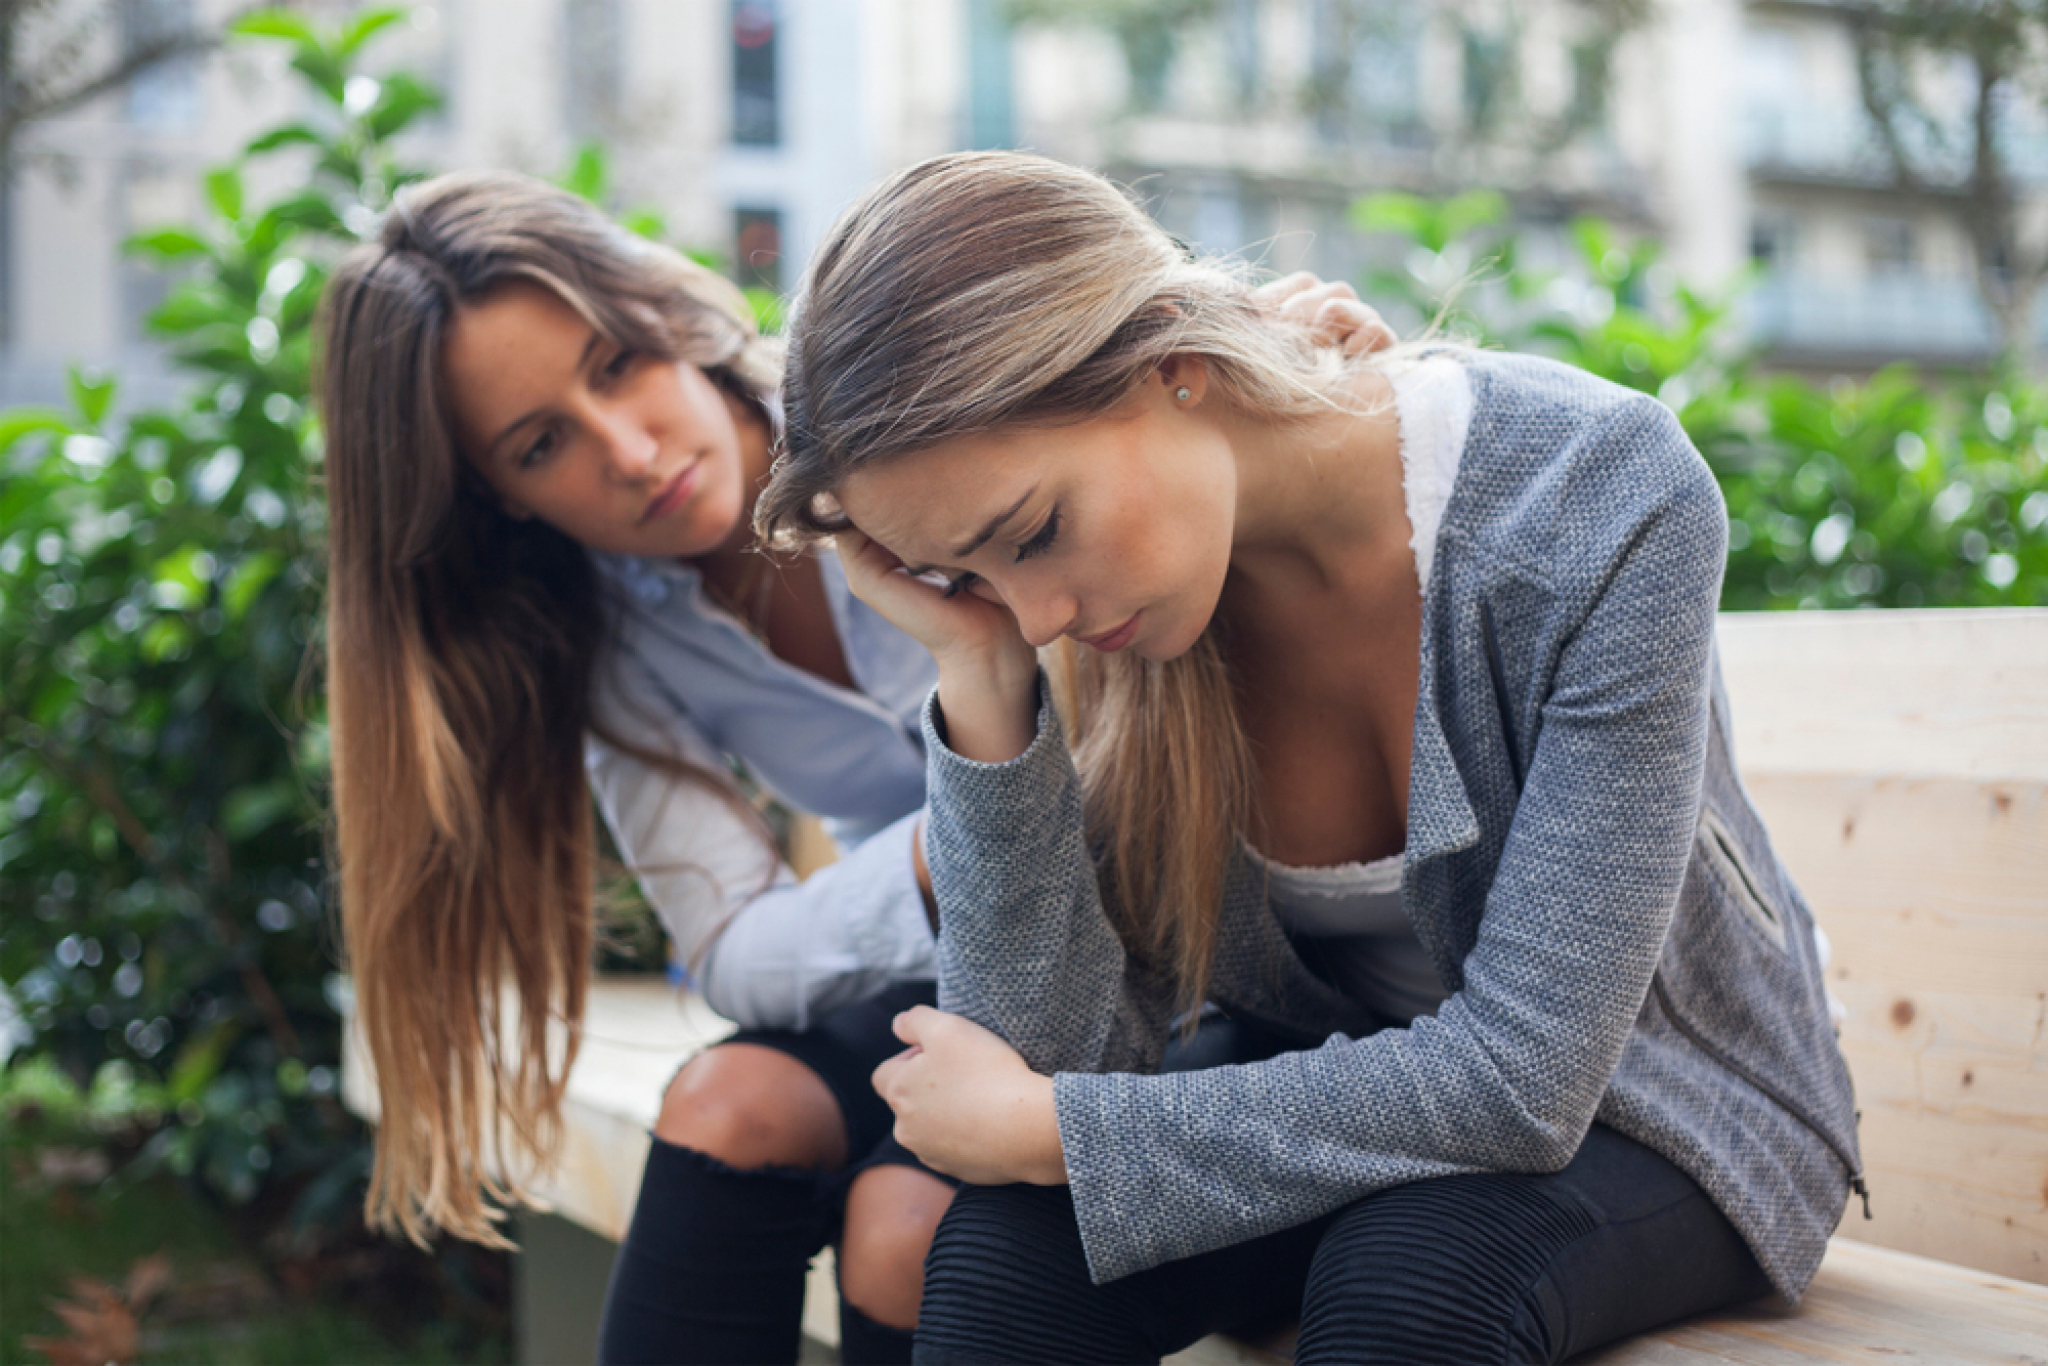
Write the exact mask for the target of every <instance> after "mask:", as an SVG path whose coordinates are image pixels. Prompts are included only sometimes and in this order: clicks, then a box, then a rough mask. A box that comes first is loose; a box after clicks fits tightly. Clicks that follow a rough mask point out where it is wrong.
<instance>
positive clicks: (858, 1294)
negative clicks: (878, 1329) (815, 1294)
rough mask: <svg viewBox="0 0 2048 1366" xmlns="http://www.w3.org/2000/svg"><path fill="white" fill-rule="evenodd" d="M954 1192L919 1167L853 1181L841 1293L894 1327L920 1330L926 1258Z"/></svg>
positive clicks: (878, 1171) (877, 1170)
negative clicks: (920, 1309) (919, 1309)
mask: <svg viewBox="0 0 2048 1366" xmlns="http://www.w3.org/2000/svg"><path fill="white" fill-rule="evenodd" d="M952 1201H953V1188H952V1187H951V1186H948V1185H947V1184H946V1183H945V1182H943V1181H941V1180H939V1179H938V1178H937V1177H935V1176H932V1175H931V1174H930V1173H928V1172H923V1171H919V1170H918V1169H917V1168H915V1167H904V1166H896V1165H889V1166H881V1167H874V1168H871V1169H869V1170H867V1171H864V1172H862V1173H861V1174H860V1175H859V1176H858V1177H855V1178H854V1182H853V1187H852V1189H851V1190H849V1191H848V1192H847V1196H846V1231H845V1233H844V1235H843V1236H842V1237H841V1238H840V1242H839V1293H840V1294H842V1295H844V1296H845V1297H846V1299H847V1302H848V1303H850V1304H851V1305H853V1307H854V1308H856V1309H858V1310H860V1312H861V1313H863V1314H866V1315H867V1316H868V1317H869V1318H871V1319H873V1320H874V1321H875V1322H877V1323H883V1324H887V1325H888V1326H890V1327H891V1328H904V1329H909V1328H915V1327H917V1307H918V1302H919V1301H920V1300H921V1299H922V1298H923V1296H924V1259H925V1254H926V1253H927V1252H929V1251H930V1250H931V1245H932V1234H933V1233H934V1232H935V1231H936V1230H937V1228H938V1226H939V1220H940V1219H941V1218H943V1217H944V1216H945V1213H946V1207H947V1206H948V1205H950V1204H951V1203H952Z"/></svg>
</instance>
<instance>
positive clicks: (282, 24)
mask: <svg viewBox="0 0 2048 1366" xmlns="http://www.w3.org/2000/svg"><path fill="white" fill-rule="evenodd" d="M228 32H229V33H238V34H241V35H242V36H243V37H247V38H283V39H285V40H286V41H288V42H293V43H300V44H303V45H306V46H314V47H317V46H318V45H319V42H320V35H319V34H318V33H315V32H314V31H313V26H312V25H311V24H309V23H307V22H306V21H305V20H304V19H302V18H300V17H299V16H298V15H296V14H294V13H292V12H291V11H290V10H287V9H266V10H258V11H256V12H255V13H254V14H244V15H241V16H239V17H237V18H235V19H233V20H230V21H229V23H228Z"/></svg>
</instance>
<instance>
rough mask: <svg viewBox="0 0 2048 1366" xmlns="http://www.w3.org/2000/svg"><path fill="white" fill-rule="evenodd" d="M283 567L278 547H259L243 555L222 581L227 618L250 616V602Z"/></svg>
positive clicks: (252, 601)
mask: <svg viewBox="0 0 2048 1366" xmlns="http://www.w3.org/2000/svg"><path fill="white" fill-rule="evenodd" d="M283 568H284V560H283V558H282V557H281V556H279V555H278V554H277V553H276V552H275V551H270V550H258V551H256V552H255V553H254V554H250V555H245V556H243V557H242V561H241V563H239V564H237V565H236V566H235V568H234V572H233V573H231V574H229V575H228V578H227V582H226V583H224V584H222V585H221V591H220V597H221V605H222V606H223V607H225V608H227V613H228V619H229V620H230V621H240V620H241V619H242V618H243V617H245V616H247V615H248V614H249V608H250V606H251V605H253V604H254V603H255V601H256V599H257V598H258V597H260V596H261V595H262V593H263V590H264V589H265V588H267V587H269V586H270V582H271V580H272V579H275V578H276V577H277V574H278V571H279V570H280V569H283Z"/></svg>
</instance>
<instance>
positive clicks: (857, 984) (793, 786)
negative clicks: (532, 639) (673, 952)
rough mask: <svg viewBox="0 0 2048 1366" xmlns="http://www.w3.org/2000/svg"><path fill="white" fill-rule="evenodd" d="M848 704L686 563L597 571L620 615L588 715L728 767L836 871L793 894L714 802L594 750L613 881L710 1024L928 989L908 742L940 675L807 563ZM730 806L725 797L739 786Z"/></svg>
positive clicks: (804, 1020) (915, 751)
mask: <svg viewBox="0 0 2048 1366" xmlns="http://www.w3.org/2000/svg"><path fill="white" fill-rule="evenodd" d="M816 554H817V557H818V564H819V567H820V569H821V571H822V575H823V579H824V586H825V596H826V600H827V602H828V603H829V605H830V608H831V612H832V620H833V624H834V625H835V626H836V627H837V628H838V632H839V641H840V646H841V649H842V651H843V652H844V654H845V658H846V666H847V669H848V671H849V672H850V673H851V674H852V676H853V679H854V682H855V684H856V685H857V690H849V689H847V688H842V687H839V686H838V685H836V684H833V683H829V682H827V681H826V680H824V679H822V678H819V677H817V676H816V675H814V674H811V673H807V672H805V671H804V670H802V669H798V668H796V667H794V666H793V665H790V664H788V663H785V662H784V661H783V660H781V659H778V658H777V657H776V656H775V655H774V654H772V653H770V651H769V650H768V648H767V646H766V645H764V644H763V643H762V642H761V641H760V640H758V639H756V638H755V637H754V635H753V634H751V633H750V632H749V631H747V630H746V629H745V628H744V627H743V626H742V625H741V624H740V623H739V622H738V621H737V620H736V619H734V618H733V616H732V615H731V614H730V613H728V612H726V611H724V610H723V609H722V608H720V607H718V606H717V605H716V604H715V603H713V602H712V601H711V600H710V598H709V597H708V596H707V595H706V593H705V590H704V584H703V579H702V576H701V575H700V574H699V573H698V571H697V569H696V567H695V566H693V565H689V564H686V563H683V562H682V561H662V560H643V559H637V558H634V557H630V556H621V555H606V554H593V556H592V558H593V560H595V562H596V563H597V566H598V570H599V574H600V577H601V578H602V580H603V581H604V583H605V585H606V591H607V596H608V598H609V600H610V602H611V603H612V605H613V607H614V610H615V611H616V613H617V637H616V643H615V646H614V648H613V649H612V650H611V651H610V652H609V653H608V656H607V658H605V659H604V660H602V661H600V663H599V666H598V668H597V671H596V696H595V698H594V701H593V706H594V709H595V712H596V715H597V717H598V718H599V720H600V721H601V722H602V723H603V724H605V725H606V726H607V727H608V728H610V729H611V730H613V731H615V732H617V733H618V734H619V735H620V736H621V737H623V738H625V739H628V740H631V741H633V742H634V743H636V744H640V745H644V746H646V747H647V748H649V749H652V750H655V751H656V752H660V753H671V754H675V755H676V756H678V757H679V758H682V759H684V760H687V761H688V762H690V763H692V764H695V765H697V766H698V767H700V768H703V769H706V770H709V771H711V772H713V773H717V774H720V775H723V774H726V773H729V772H730V771H731V768H732V765H733V763H734V762H735V761H737V762H739V763H743V764H744V765H745V766H746V768H747V771H748V773H749V774H750V775H751V776H752V777H753V778H754V779H755V780H756V781H758V782H759V783H760V784H761V785H763V786H764V787H766V788H768V789H769V790H771V791H772V792H774V793H775V795H777V796H778V797H780V798H782V799H783V800H784V801H785V802H787V803H789V804H790V805H792V806H795V807H797V808H799V809H801V810H804V811H808V812H812V813H814V814H816V815H818V816H821V817H823V818H825V823H826V828H827V829H828V830H830V831H831V833H832V835H833V837H834V838H835V839H837V840H838V841H839V844H840V847H841V848H842V849H843V850H844V851H845V855H844V857H843V858H842V859H841V860H840V861H839V862H838V863H835V864H833V865H832V866H831V867H829V868H825V869H823V870H821V871H819V872H817V873H814V874H812V875H811V876H810V877H809V878H806V879H803V880H798V879H797V877H796V875H795V874H794V873H793V872H792V871H791V870H790V869H789V867H788V866H787V865H786V864H784V863H783V862H782V860H781V859H780V858H779V857H778V856H777V854H776V852H775V851H774V850H773V849H770V848H767V847H766V846H764V845H763V843H762V841H761V839H760V837H759V835H758V834H757V833H756V831H755V829H754V828H753V827H752V826H751V825H750V824H749V822H748V821H747V820H746V819H745V818H744V817H743V816H741V815H740V814H739V813H737V812H735V811H734V810H733V809H732V808H731V806H730V805H729V804H728V803H727V802H726V801H724V800H723V799H722V798H721V797H720V796H719V795H718V794H717V793H714V792H711V791H707V790H706V789H705V788H704V787H702V786H701V785H699V784H695V783H691V782H689V781H687V780H684V779H679V778H678V777H676V776H675V775H673V774H671V773H669V772H667V771H664V770H662V769H660V768H657V767H655V766H652V765H650V764H648V763H646V762H644V761H643V760H640V759H637V758H635V757H633V756H631V755H628V754H625V753H622V752H620V751H619V750H617V749H616V748H614V747H612V746H610V745H607V744H605V743H604V742H603V741H601V740H598V739H596V738H595V737H593V738H591V739H590V741H589V742H588V744H587V746H586V759H587V765H588V769H589V774H590V784H591V789H592V791H593V792H594V793H595V795H596V797H597V802H598V808H599V810H600V811H602V812H603V814H604V818H605V822H606V824H607V825H608V826H609V827H610V828H611V832H612V838H613V840H614V841H615V842H616V843H617V845H618V848H619V852H620V854H621V856H622V857H623V858H624V859H625V861H626V865H627V866H628V867H629V868H631V869H632V870H633V873H634V876H635V877H636V878H638V879H639V882H640V886H641V888H642V890H643V891H644V892H645V893H646V895H647V898H648V900H649V902H650V903H652V905H653V906H654V909H655V911H656V912H657V914H659V915H660V917H661V921H662V924H663V926H664V927H665V928H666V929H667V930H668V933H669V936H670V939H671V940H672V941H673V942H674V944H675V946H676V949H677V952H678V954H679V956H680V957H681V958H682V960H683V961H684V962H685V963H687V964H688V965H689V968H690V971H691V974H692V975H693V977H694V978H695V980H696V983H697V985H698V987H699V988H700V989H701V990H702V991H703V993H704V998H705V1000H706V1001H707V1002H709V1004H710V1005H711V1007H712V1009H714V1010H716V1011H717V1012H718V1013H719V1014H721V1015H724V1016H726V1017H727V1018H729V1019H732V1020H735V1021H737V1022H738V1023H740V1024H742V1025H749V1026H756V1027H760V1026H782V1027H791V1028H798V1029H802V1028H805V1027H807V1026H808V1024H809V1022H810V1020H811V1019H812V1018H813V1017H814V1016H815V1015H816V1014H818V1013H819V1012H822V1011H826V1010H830V1009H833V1008H834V1007H836V1006H839V1005H843V1004H846V1003H848V1002H851V1001H856V1000H859V999H861V998H863V997H865V996H868V995H871V994H873V993H874V992H876V991H878V990H880V989H881V988H882V987H884V986H886V985H888V984H889V983H890V982H894V981H901V980H906V979H911V980H916V979H930V978H931V977H933V976H934V975H935V974H936V971H937V967H936V961H935V958H934V950H933V943H932V933H931V926H930V923H929V922H928V921H927V920H926V918H925V910H924V901H923V898H922V896H921V895H920V894H919V892H918V888H917V878H916V872H915V867H914V865H913V863H912V859H911V841H912V839H913V838H914V837H915V826H916V821H917V816H918V813H919V811H920V810H921V808H922V807H923V805H924V781H925V756H924V743H923V739H922V736H921V734H920V731H919V726H918V716H919V711H920V708H921V707H922V704H923V702H924V698H925V695H926V694H927V693H929V692H930V691H931V689H932V687H933V685H934V684H935V683H936V682H937V681H938V668H937V666H936V665H935V664H934V663H933V662H932V658H931V656H930V655H929V654H927V653H926V652H925V650H924V648H923V647H922V646H920V645H919V644H918V643H917V642H916V641H914V640H912V639H911V638H910V637H909V636H906V635H904V634H903V633H902V632H901V631H899V630H897V629H896V628H895V627H894V626H891V625H890V624H889V623H888V622H887V621H884V620H883V619H882V618H881V617H879V616H877V615H876V614H875V612H874V611H873V610H872V609H871V608H869V607H868V606H867V605H866V604H865V603H863V602H861V601H860V600H859V599H858V598H856V597H854V596H853V594H852V592H851V591H850V590H849V589H848V588H847V586H846V575H845V572H844V570H843V569H842V568H841V567H840V564H839V560H838V557H837V556H835V555H834V554H832V552H831V551H830V550H829V549H820V550H819V551H817V552H816ZM735 790H736V789H735Z"/></svg>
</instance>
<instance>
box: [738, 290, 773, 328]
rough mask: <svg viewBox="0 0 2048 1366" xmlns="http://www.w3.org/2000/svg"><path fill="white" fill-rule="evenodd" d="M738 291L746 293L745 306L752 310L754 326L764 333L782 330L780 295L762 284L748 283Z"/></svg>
mask: <svg viewBox="0 0 2048 1366" xmlns="http://www.w3.org/2000/svg"><path fill="white" fill-rule="evenodd" d="M740 293H742V294H744V295H746V298H747V307H748V308H750V309H752V310H753V311H754V326H756V327H758V328H760V329H761V331H763V332H764V333H775V332H780V331H781V330H782V317H783V311H782V296H781V295H779V294H777V293H776V292H775V291H774V290H772V289H769V288H767V287H766V286H764V285H748V286H746V287H745V288H743V289H742V290H741V291H740Z"/></svg>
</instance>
